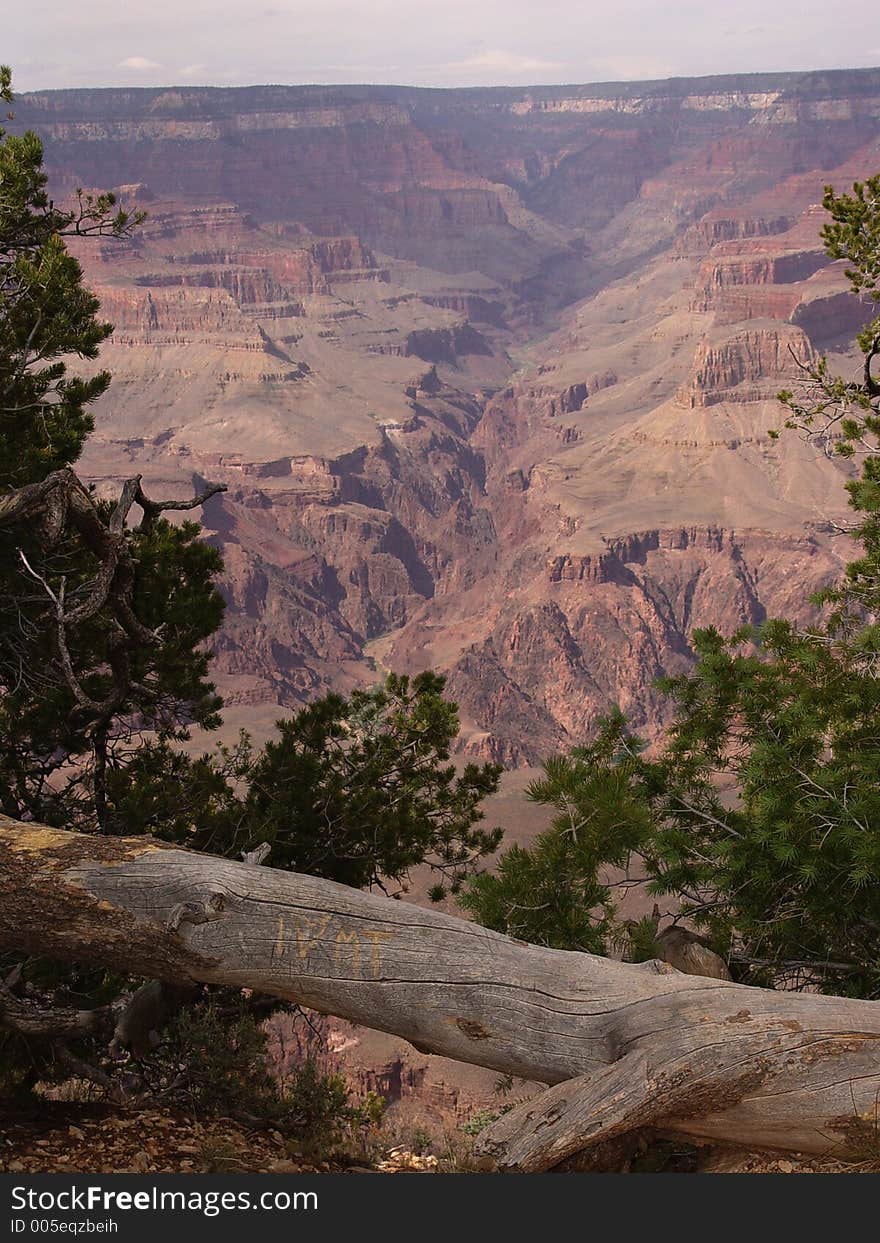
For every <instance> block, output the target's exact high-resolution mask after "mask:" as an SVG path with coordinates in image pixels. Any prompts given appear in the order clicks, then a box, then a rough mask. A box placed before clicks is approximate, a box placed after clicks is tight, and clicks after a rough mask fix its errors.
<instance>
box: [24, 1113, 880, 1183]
mask: <svg viewBox="0 0 880 1243" xmlns="http://www.w3.org/2000/svg"><path fill="white" fill-rule="evenodd" d="M480 1168H481V1166H480V1164H479V1163H478V1162H476V1161H474V1160H473V1159H472V1158H471V1157H470V1155H469V1143H468V1141H467V1137H466V1136H464V1135H459V1136H458V1137H457V1138H456V1140H455V1142H452V1141H450V1140H447V1142H446V1143H445V1144H443V1145H439V1146H438V1147H437V1148H436V1149H435V1150H433V1151H432V1150H431V1148H430V1147H429V1146H427V1145H425V1146H422V1147H420V1148H419V1150H417V1151H414V1150H413V1149H412V1148H411V1147H407V1146H406V1144H404V1143H397V1142H394V1140H393V1139H392V1138H391V1137H390V1136H386V1135H383V1134H382V1132H378V1133H377V1134H376V1135H374V1136H372V1137H371V1138H370V1139H369V1140H368V1141H367V1142H365V1143H364V1144H363V1145H361V1146H360V1147H359V1149H358V1150H356V1151H355V1150H353V1151H350V1152H348V1153H344V1154H342V1153H339V1152H336V1153H332V1154H327V1155H325V1156H316V1155H314V1154H312V1155H309V1154H308V1153H303V1152H302V1151H299V1150H298V1148H297V1145H296V1143H295V1142H293V1141H291V1140H290V1139H289V1138H285V1137H284V1136H282V1135H281V1134H280V1133H279V1132H277V1131H271V1130H266V1131H263V1130H259V1131H255V1130H253V1129H249V1128H247V1127H244V1126H242V1125H240V1124H238V1123H236V1122H233V1121H232V1120H230V1119H228V1118H221V1119H217V1120H211V1121H197V1120H195V1119H193V1118H192V1117H191V1116H189V1115H187V1114H186V1113H184V1112H181V1111H171V1110H164V1109H149V1110H144V1111H139V1112H137V1113H130V1114H125V1113H119V1112H116V1111H113V1110H110V1109H107V1108H105V1107H103V1106H100V1105H91V1106H85V1105H81V1104H72V1103H70V1104H69V1103H64V1102H47V1103H46V1105H45V1106H43V1107H41V1108H40V1110H39V1112H38V1113H33V1112H30V1113H21V1112H16V1111H13V1110H10V1109H8V1108H0V1172H5V1173H111V1172H112V1173H130V1174H187V1173H189V1174H241V1173H259V1174H316V1173H328V1172H333V1173H346V1172H347V1173H377V1174H396V1173H427V1174H430V1173H455V1172H468V1173H470V1172H474V1171H476V1170H479V1169H480ZM610 1168H611V1169H612V1170H613V1171H615V1172H632V1173H638V1172H655V1171H658V1170H665V1171H668V1172H670V1173H706V1174H741V1173H750V1174H838V1173H840V1174H843V1173H876V1172H878V1171H880V1163H878V1162H877V1161H876V1160H865V1161H862V1162H858V1163H856V1164H854V1165H844V1164H843V1163H841V1162H839V1161H832V1160H822V1159H820V1158H810V1159H807V1158H799V1157H798V1156H797V1155H793V1156H780V1155H777V1154H772V1153H742V1152H738V1151H735V1150H724V1149H702V1150H695V1149H691V1148H688V1147H687V1146H683V1145H682V1144H681V1143H680V1141H679V1142H678V1143H677V1144H665V1143H663V1142H662V1141H657V1140H653V1141H649V1140H646V1141H644V1142H643V1143H642V1144H641V1145H640V1146H639V1148H638V1149H637V1151H636V1152H635V1153H634V1154H633V1155H632V1156H631V1157H629V1158H627V1159H626V1160H625V1161H618V1163H617V1164H616V1165H611V1166H610Z"/></svg>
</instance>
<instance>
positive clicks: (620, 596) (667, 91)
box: [11, 70, 880, 1118]
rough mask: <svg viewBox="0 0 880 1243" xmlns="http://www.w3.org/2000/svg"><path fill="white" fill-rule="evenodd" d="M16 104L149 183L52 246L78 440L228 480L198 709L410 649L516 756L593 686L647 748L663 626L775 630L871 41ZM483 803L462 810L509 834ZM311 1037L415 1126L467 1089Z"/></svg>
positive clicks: (877, 83)
mask: <svg viewBox="0 0 880 1243" xmlns="http://www.w3.org/2000/svg"><path fill="white" fill-rule="evenodd" d="M11 128H12V129H13V130H21V129H23V128H32V129H34V130H36V131H37V133H38V134H39V135H40V136H41V138H42V139H43V142H44V145H45V154H46V165H47V169H48V172H49V174H50V186H51V188H52V191H53V193H54V194H55V195H56V197H57V198H59V199H62V198H66V197H69V196H70V195H72V194H73V193H74V192H75V190H76V189H77V188H78V187H85V188H86V189H95V188H100V189H104V188H113V189H114V190H115V191H116V193H117V195H118V196H119V199H120V201H121V202H122V204H123V205H124V206H126V207H132V208H142V209H144V210H146V212H147V213H148V215H147V219H146V221H145V223H144V224H143V225H142V226H141V227H140V228H139V229H138V231H137V233H136V234H135V235H134V236H133V237H132V238H131V239H130V240H127V241H124V242H120V241H114V240H111V239H101V240H99V241H95V240H90V241H74V242H73V243H72V249H74V251H75V253H76V254H77V256H78V257H79V259H80V260H81V262H82V264H83V267H84V269H85V272H86V277H87V281H88V283H89V285H90V286H91V287H92V288H94V290H95V291H96V293H97V294H98V296H99V298H100V300H101V305H102V314H103V315H104V316H105V317H106V318H107V319H108V320H109V321H110V322H112V323H113V324H114V325H115V331H114V333H113V335H112V337H111V338H110V339H109V341H108V342H107V344H106V345H105V346H104V348H103V350H102V353H101V357H100V359H99V360H98V361H97V362H96V363H95V364H90V363H84V362H78V363H77V366H78V367H79V369H80V370H82V371H84V372H85V371H88V370H89V368H90V367H91V366H92V365H94V366H95V367H96V368H97V367H100V368H107V369H109V370H110V371H111V372H112V374H113V383H112V385H111V387H110V389H109V391H108V393H107V394H106V395H105V396H104V397H102V398H101V400H100V402H99V403H98V405H97V408H96V431H95V434H94V436H93V437H92V438H91V440H90V442H89V446H88V448H87V452H86V456H85V458H84V459H83V462H82V470H83V473H84V475H86V476H87V477H88V478H89V479H91V480H93V481H95V482H96V484H97V485H98V486H99V487H100V488H102V489H107V490H108V491H109V490H112V489H118V486H119V483H120V481H121V480H122V479H124V478H126V477H128V476H130V475H131V474H133V473H136V472H138V473H142V474H143V475H144V478H145V482H146V484H147V485H148V488H149V489H151V490H152V491H153V492H154V493H155V494H169V493H171V492H173V491H177V492H180V491H181V489H183V490H188V489H189V488H190V487H191V486H192V485H196V486H199V485H201V484H202V483H203V482H205V481H210V482H222V483H224V484H226V485H227V489H228V490H227V492H226V493H225V494H223V495H220V496H215V497H214V498H213V499H212V500H211V501H210V502H209V503H208V504H207V505H206V506H205V509H204V513H203V516H202V520H203V524H204V527H205V529H206V534H207V536H208V538H210V540H211V541H212V542H213V543H215V544H216V545H217V546H218V547H219V548H220V549H221V551H222V553H223V557H224V562H225V570H224V575H223V581H222V590H223V593H224V596H225V598H226V600H227V605H228V608H227V615H226V620H225V624H224V627H223V629H222V632H221V633H220V635H219V636H218V639H217V642H216V644H215V655H216V660H215V671H216V680H217V683H218V687H219V690H220V691H221V693H222V695H223V697H224V700H225V703H226V718H227V728H228V730H229V731H230V733H234V732H235V731H237V729H238V728H239V727H240V726H244V727H247V728H249V729H250V730H251V731H252V732H253V733H254V734H255V736H257V737H258V738H260V737H263V736H265V735H266V734H267V733H268V732H269V731H270V729H271V725H272V722H273V721H274V720H275V718H276V717H278V716H279V715H282V714H286V713H289V712H291V711H293V710H295V709H296V708H297V707H298V706H299V705H301V704H303V703H305V702H307V701H309V700H310V699H313V698H314V697H316V696H318V695H320V694H323V693H325V692H326V691H328V690H330V689H337V690H343V691H345V690H349V689H351V688H352V687H355V686H364V685H369V684H372V683H374V682H376V681H377V680H378V679H379V678H380V677H381V676H382V674H383V672H384V671H385V670H388V669H393V670H396V671H402V672H411V673H414V672H417V671H419V670H421V669H424V668H428V667H430V668H435V669H437V670H439V671H441V672H443V673H445V674H446V675H447V678H448V683H447V685H448V690H449V693H450V694H451V696H452V697H453V698H455V699H456V700H457V701H458V703H459V704H460V708H461V716H462V733H461V738H460V747H461V751H462V753H463V754H465V755H468V756H475V757H481V758H486V759H492V760H497V761H499V762H501V763H503V764H504V765H505V766H507V767H508V768H511V769H515V768H520V769H523V770H526V769H527V768H528V766H532V765H535V764H537V763H540V761H541V760H542V758H544V757H546V756H548V755H550V754H552V753H553V752H554V751H557V750H559V749H561V748H565V747H568V746H572V745H577V744H579V743H583V742H585V741H587V740H588V739H589V737H590V735H591V732H592V730H593V729H594V728H595V725H596V721H597V720H598V719H599V717H601V716H602V715H603V713H605V712H606V711H607V710H608V709H609V707H610V706H611V705H613V704H619V705H620V706H621V707H622V708H623V710H624V711H625V712H626V713H627V715H628V716H629V718H630V720H631V721H632V722H633V724H634V725H635V726H637V727H638V728H639V729H640V730H642V731H643V732H644V733H645V734H646V735H647V736H648V737H649V738H656V737H657V736H658V734H659V732H660V731H661V730H662V728H663V725H664V724H665V722H666V721H667V720H668V713H669V705H668V702H667V701H666V700H665V699H664V697H663V695H662V694H661V693H660V692H659V691H658V690H657V688H656V680H657V678H658V677H659V676H660V675H662V674H668V673H675V672H681V671H684V670H686V669H688V668H689V667H690V666H691V664H692V661H693V655H692V649H691V644H690V636H691V634H692V632H693V630H694V629H695V628H698V627H704V626H709V625H713V626H716V627H718V628H719V629H720V630H722V631H724V632H730V631H733V630H734V629H736V628H737V627H738V626H740V625H742V624H743V623H749V622H760V621H761V620H762V619H764V618H766V617H768V616H774V615H784V616H787V617H791V618H793V619H795V620H796V621H801V622H803V621H807V620H808V619H809V618H810V616H811V605H810V603H809V596H810V594H811V593H812V592H813V591H815V590H816V589H817V588H819V587H820V586H822V585H823V584H825V583H827V582H828V581H830V580H831V579H833V578H835V577H836V576H837V575H838V574H839V573H840V570H841V568H842V566H843V564H844V563H845V562H846V561H847V560H848V559H849V558H850V556H851V549H850V547H848V546H847V543H846V539H845V537H842V536H840V535H839V534H837V528H838V526H839V525H840V523H841V522H842V521H843V520H844V519H845V516H846V496H845V493H844V489H843V482H844V479H845V469H846V468H845V466H844V464H843V463H841V462H840V461H834V460H833V459H832V458H828V457H824V456H822V455H821V454H820V453H819V452H817V450H816V449H815V448H814V447H812V446H810V445H808V444H805V443H803V442H802V441H801V440H800V439H799V438H798V437H797V436H796V435H795V434H793V433H784V434H783V435H782V436H781V437H780V438H779V439H778V440H777V439H773V438H772V437H771V436H770V434H769V433H770V430H771V429H773V428H777V427H778V426H779V425H780V423H781V422H782V414H781V409H780V406H779V404H778V402H777V400H776V394H777V392H778V391H779V390H780V389H782V388H791V387H793V386H794V385H795V384H796V383H797V381H798V377H799V373H800V367H801V365H802V364H803V363H805V362H809V361H810V360H811V359H813V358H814V357H816V356H817V355H818V354H821V353H826V354H827V355H828V356H829V359H830V361H831V364H832V366H833V367H834V368H835V369H837V370H839V371H841V372H842V373H844V374H851V373H852V374H855V369H856V367H857V360H856V358H855V356H854V355H853V353H852V349H851V342H852V338H853V335H854V332H855V331H856V330H857V329H858V327H859V326H860V325H861V324H862V323H864V322H866V320H867V319H868V318H870V307H869V306H867V305H865V304H863V303H861V302H860V301H859V300H858V299H856V298H855V297H854V296H853V295H851V294H850V293H849V292H848V285H847V281H846V279H845V277H844V275H843V272H842V266H843V265H841V264H840V263H834V262H831V261H829V259H828V258H827V256H826V255H825V253H824V250H823V247H822V244H821V239H820V229H821V226H822V223H823V219H824V213H823V211H822V208H821V199H822V192H823V187H824V186H825V185H826V184H833V185H834V186H835V187H836V188H837V189H841V188H845V187H846V186H847V185H849V184H850V183H851V182H852V181H853V180H854V179H856V178H860V177H865V176H867V175H870V174H872V173H874V172H876V171H877V170H878V169H880V70H853V71H839V72H828V73H815V74H800V75H797V74H774V75H766V74H764V75H739V76H736V75H734V76H730V77H725V78H706V79H693V80H675V81H670V82H652V83H625V84H611V85H590V86H572V87H534V88H528V89H520V88H516V89H514V88H491V89H489V88H487V89H471V90H417V89H414V88H405V87H378V86H376V87H249V88H237V89H221V88H216V89H215V88H211V89H208V88H173V89H167V90H162V89H142V90H122V89H108V90H100V91H98V90H95V91H57V92H47V93H41V94H32V95H25V96H22V97H20V98H19V99H17V101H16V106H15V119H14V122H13V123H12V126H11ZM519 778H520V775H519V774H516V773H515V774H513V775H512V781H513V783H514V786H516V789H517V790H519V788H520V786H521V785H522V781H521V780H520V779H519ZM511 788H513V787H511ZM515 801H516V800H515V799H514V798H513V797H512V795H511V794H510V793H507V794H505V795H503V796H502V798H501V801H500V802H499V803H497V804H496V805H495V806H494V807H493V809H492V811H491V812H490V814H491V815H492V816H493V818H494V817H496V816H497V817H498V819H499V822H502V823H504V824H505V827H506V828H508V830H512V833H511V834H510V836H511V837H512V838H513V839H517V838H524V837H525V836H527V833H528V832H529V831H533V828H534V822H533V821H530V826H529V827H528V828H527V827H526V826H525V825H524V822H523V821H522V819H521V817H522V813H521V812H520V813H517V811H516V807H515ZM520 801H521V800H520ZM518 814H519V816H520V820H518V819H517V815H518ZM333 1022H334V1023H335V1020H334V1021H333ZM334 1033H335V1034H334ZM330 1034H331V1035H332V1040H330V1045H331V1046H332V1047H333V1048H334V1049H335V1050H336V1052H338V1053H339V1055H340V1059H341V1063H342V1064H344V1065H345V1066H346V1068H347V1069H348V1070H349V1071H351V1073H353V1074H355V1075H356V1076H359V1077H360V1080H362V1084H361V1086H362V1087H364V1088H368V1087H377V1086H378V1088H379V1089H380V1090H381V1091H383V1092H384V1093H385V1094H386V1095H390V1096H392V1097H393V1096H395V1094H396V1096H397V1097H398V1098H399V1099H400V1100H403V1101H406V1100H408V1099H409V1098H413V1097H418V1098H419V1099H420V1100H421V1101H422V1103H423V1104H424V1101H425V1100H426V1099H427V1098H430V1099H431V1100H434V1101H435V1103H436V1106H437V1113H438V1117H440V1118H442V1117H445V1116H456V1117H458V1116H462V1115H463V1114H465V1113H466V1112H467V1110H468V1109H469V1108H471V1107H472V1104H473V1102H474V1101H476V1100H480V1099H485V1098H486V1097H487V1095H491V1079H492V1076H491V1075H489V1074H488V1072H485V1073H483V1074H482V1078H480V1077H479V1075H478V1076H477V1078H474V1075H475V1074H476V1072H473V1071H472V1070H470V1071H468V1072H467V1075H468V1076H469V1078H467V1080H466V1081H465V1080H463V1079H461V1074H463V1073H465V1072H459V1071H458V1070H456V1069H454V1068H453V1066H452V1064H451V1063H450V1064H443V1063H442V1059H432V1058H428V1057H427V1056H426V1057H416V1055H415V1053H414V1051H413V1050H411V1049H409V1048H408V1046H406V1047H405V1048H404V1047H403V1046H405V1042H403V1041H397V1042H396V1045H395V1047H394V1049H392V1050H390V1049H389V1045H388V1040H389V1039H390V1038H387V1037H378V1036H377V1035H376V1034H375V1033H365V1032H363V1031H360V1032H356V1031H351V1030H349V1029H348V1028H347V1027H345V1025H340V1024H336V1026H334V1027H333V1031H332V1032H331V1033H330ZM325 1035H326V1033H325ZM383 1041H384V1043H383ZM285 1042H286V1043H285ZM276 1043H277V1049H276V1053H277V1057H278V1060H279V1064H281V1065H283V1064H284V1063H285V1059H286V1058H289V1057H291V1056H296V1055H297V1054H296V1049H294V1051H293V1052H291V1048H292V1047H293V1046H294V1045H296V1040H295V1039H294V1036H293V1035H292V1034H291V1031H289V1030H288V1031H286V1032H285V1031H280V1032H278V1033H276ZM398 1046H401V1047H400V1048H398ZM296 1048H298V1045H296ZM481 1073H482V1072H481ZM457 1075H458V1076H459V1077H458V1078H457V1077H456V1076H457ZM386 1081H387V1082H386Z"/></svg>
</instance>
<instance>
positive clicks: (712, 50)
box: [0, 0, 880, 91]
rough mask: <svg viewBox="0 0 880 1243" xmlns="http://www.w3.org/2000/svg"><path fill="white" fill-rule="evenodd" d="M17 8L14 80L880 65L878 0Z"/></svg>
mask: <svg viewBox="0 0 880 1243" xmlns="http://www.w3.org/2000/svg"><path fill="white" fill-rule="evenodd" d="M5 2H6V3H7V4H9V5H10V6H11V5H12V4H13V0H5ZM11 12H12V13H13V16H12V20H11V22H10V20H9V17H8V16H7V18H6V19H5V20H4V22H3V26H4V29H3V37H2V47H0V56H2V60H3V61H4V63H9V64H11V65H12V68H13V72H14V82H15V88H16V90H17V91H28V90H43V89H47V88H50V87H75V86H80V87H82V86H167V85H172V84H176V85H186V84H191V85H216V86H244V85H252V84H257V83H280V84H295V83H306V82H318V83H343V82H373V83H397V84H405V85H414V86H483V85H486V86H500V85H512V86H524V85H538V84H553V83H573V82H603V81H632V80H638V79H641V78H667V77H681V76H688V77H690V76H697V75H701V74H711V73H745V72H753V71H758V70H785V69H793V70H804V69H832V68H858V67H861V66H874V65H880V5H878V3H877V0H835V2H834V3H833V4H832V3H829V0H822V2H821V3H816V2H815V0H772V3H770V2H769V0H728V2H727V3H721V4H719V3H718V2H717V0H716V2H715V3H711V0H709V2H707V0H684V2H682V0H663V2H660V0H313V2H311V3H307V2H305V0H148V3H143V4H136V3H135V4H131V5H128V6H126V5H124V4H123V3H120V0H75V2H74V3H71V2H70V0H14V8H12V9H11Z"/></svg>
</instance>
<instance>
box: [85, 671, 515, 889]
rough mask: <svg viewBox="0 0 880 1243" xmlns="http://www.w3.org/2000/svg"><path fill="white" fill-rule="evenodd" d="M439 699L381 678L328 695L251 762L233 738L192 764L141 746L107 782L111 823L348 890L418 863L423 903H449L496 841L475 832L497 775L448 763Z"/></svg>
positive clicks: (422, 688) (426, 680)
mask: <svg viewBox="0 0 880 1243" xmlns="http://www.w3.org/2000/svg"><path fill="white" fill-rule="evenodd" d="M443 686H444V682H443V679H442V678H440V677H438V676H437V675H436V674H433V673H422V674H419V675H418V677H416V678H414V679H412V680H410V679H409V678H406V677H399V676H396V675H394V674H391V675H389V677H388V678H387V680H386V681H385V683H384V685H382V686H380V687H376V688H374V689H373V690H369V691H355V692H354V693H353V694H352V695H351V696H350V697H349V698H347V699H346V698H344V697H343V696H340V695H328V696H327V697H326V698H324V699H321V700H318V701H317V702H315V703H313V704H310V705H309V706H308V707H306V708H303V709H302V710H301V711H300V712H298V713H297V714H296V715H295V716H293V717H292V718H290V719H289V720H286V721H279V723H278V737H277V739H274V740H271V741H269V742H268V743H267V744H266V746H265V748H264V749H263V750H262V751H261V752H257V753H255V752H254V750H253V748H252V746H251V743H250V740H249V739H248V738H247V736H246V735H243V736H242V737H241V739H240V740H239V745H238V746H237V747H236V748H235V749H234V750H227V749H225V748H219V750H218V752H217V754H216V755H213V756H212V755H203V756H201V757H199V758H197V759H192V758H190V757H187V756H184V755H182V754H181V753H180V752H179V751H178V750H176V749H175V748H174V747H172V746H169V745H167V744H162V743H159V744H148V745H146V746H142V747H141V748H140V749H139V750H138V751H137V752H136V753H135V754H133V755H131V756H130V757H129V760H128V762H127V763H126V765H125V766H124V767H121V768H119V769H118V770H117V771H116V772H114V773H113V775H112V777H111V784H110V788H109V802H110V804H111V812H110V815H111V817H112V821H113V823H114V824H116V823H118V824H119V825H120V829H121V828H122V827H124V828H125V830H126V831H127V832H133V831H145V832H146V831H148V832H151V833H153V834H154V835H156V836H160V837H166V836H167V837H169V838H171V839H173V840H186V841H188V842H189V843H190V844H192V845H193V846H195V847H197V848H199V849H202V850H208V851H212V852H214V853H221V854H228V855H233V856H237V855H238V854H239V853H240V852H242V851H244V850H249V849H253V848H254V847H255V846H257V845H259V844H260V843H261V842H268V843H269V844H270V846H271V853H270V856H269V858H270V862H271V863H272V865H273V866H274V867H284V868H290V869H293V870H295V871H299V872H306V873H308V874H310V875H312V876H323V877H326V878H328V879H330V880H335V881H339V882H341V883H343V884H348V885H354V886H357V887H362V886H365V885H371V884H386V883H388V882H394V883H396V884H402V883H404V882H405V881H406V878H407V876H408V874H409V872H410V871H411V869H412V868H415V867H418V866H419V865H421V864H425V863H427V864H428V865H429V866H430V867H431V868H432V869H433V870H434V871H435V872H436V873H437V874H438V876H439V877H440V882H439V883H438V884H437V885H436V886H435V889H434V891H433V892H434V896H435V897H437V898H439V897H442V896H443V894H444V892H445V890H446V887H447V886H448V887H450V888H452V889H453V890H456V891H457V889H458V888H459V887H460V885H461V882H462V880H463V878H464V877H465V876H466V875H468V874H469V873H470V872H472V871H473V869H474V868H475V866H476V865H477V863H478V862H479V860H480V859H482V858H484V857H485V856H486V855H487V854H490V853H491V852H492V851H494V850H495V849H496V848H497V846H498V844H499V841H500V839H501V831H500V830H499V829H491V830H486V829H483V828H481V827H480V821H481V820H482V818H483V812H482V811H481V810H480V803H481V802H482V800H483V799H484V798H485V797H486V796H487V795H489V794H492V793H494V792H495V790H496V789H497V788H498V777H499V774H500V769H499V768H498V767H497V765H493V764H486V765H482V766H478V765H474V764H468V765H466V766H465V767H464V769H463V770H462V771H461V772H460V773H456V769H455V766H454V765H453V764H450V763H448V761H449V755H450V747H451V745H452V743H453V741H454V740H455V737H456V735H457V734H458V728H459V726H458V712H457V709H456V706H455V704H454V703H452V702H451V701H450V700H448V699H445V698H444V697H443Z"/></svg>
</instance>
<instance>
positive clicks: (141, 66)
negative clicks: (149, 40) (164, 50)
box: [119, 56, 162, 73]
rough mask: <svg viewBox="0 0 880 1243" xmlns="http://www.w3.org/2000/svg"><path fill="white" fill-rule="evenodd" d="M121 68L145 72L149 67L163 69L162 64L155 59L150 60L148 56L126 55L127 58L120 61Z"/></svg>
mask: <svg viewBox="0 0 880 1243" xmlns="http://www.w3.org/2000/svg"><path fill="white" fill-rule="evenodd" d="M119 68H120V69H137V70H138V71H139V72H141V73H143V72H144V71H145V70H148V69H161V68H162V66H161V65H160V64H159V63H158V61H155V60H148V59H147V57H146V56H126V58H125V60H121V61H120V62H119Z"/></svg>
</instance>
